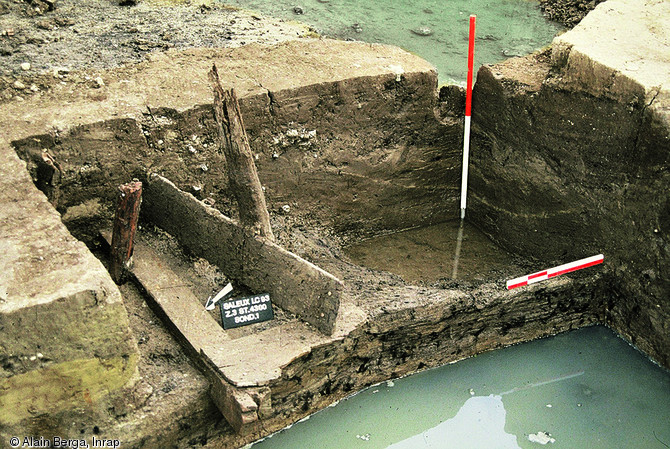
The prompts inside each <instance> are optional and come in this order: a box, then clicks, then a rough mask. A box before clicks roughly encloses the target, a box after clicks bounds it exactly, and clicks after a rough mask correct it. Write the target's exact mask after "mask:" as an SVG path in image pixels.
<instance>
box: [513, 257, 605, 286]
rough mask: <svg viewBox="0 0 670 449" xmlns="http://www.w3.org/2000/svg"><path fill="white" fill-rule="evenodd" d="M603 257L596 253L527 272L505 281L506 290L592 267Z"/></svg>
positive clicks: (600, 261)
mask: <svg viewBox="0 0 670 449" xmlns="http://www.w3.org/2000/svg"><path fill="white" fill-rule="evenodd" d="M604 258H605V257H604V256H603V255H602V254H598V255H597V256H591V257H587V258H586V259H580V260H576V261H574V262H570V263H566V264H563V265H559V266H557V267H553V268H549V269H548V270H544V271H538V272H537V273H533V274H529V275H527V276H521V277H520V278H515V279H512V280H509V281H507V290H511V289H513V288H517V287H523V286H524V285H529V284H534V283H536V282H540V281H545V280H547V279H549V278H553V277H556V276H560V275H562V274H565V273H570V272H571V271H577V270H581V269H582V268H588V267H592V266H593V265H598V264H599V263H602V262H603V260H604Z"/></svg>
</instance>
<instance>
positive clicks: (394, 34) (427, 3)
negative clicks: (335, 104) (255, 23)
mask: <svg viewBox="0 0 670 449" xmlns="http://www.w3.org/2000/svg"><path fill="white" fill-rule="evenodd" d="M224 2H225V3H226V4H230V5H234V6H238V7H241V8H245V9H251V10H256V11H260V12H262V13H265V14H268V15H272V16H275V17H280V18H285V19H295V20H299V21H301V22H304V23H307V24H309V25H312V26H313V27H314V28H315V29H316V30H317V31H318V32H319V33H320V34H323V35H325V36H330V37H336V38H340V39H355V40H360V41H364V42H381V43H385V44H393V45H397V46H400V47H402V48H404V49H405V50H408V51H410V52H413V53H416V54H417V55H419V56H421V57H423V58H424V59H426V60H427V61H429V62H431V63H432V64H433V65H434V66H435V67H436V68H437V70H438V73H439V76H440V81H441V82H442V83H453V82H456V83H464V80H465V78H466V75H467V50H468V17H469V16H470V14H476V15H477V39H476V48H475V67H478V66H479V65H482V64H487V63H495V62H500V61H502V60H504V59H506V58H508V57H510V56H518V55H524V54H527V53H530V52H532V51H534V50H536V49H539V48H541V47H544V46H546V45H548V44H549V43H550V42H551V40H552V39H553V37H554V36H555V35H556V34H557V33H558V32H559V31H560V30H562V27H561V25H559V24H557V23H554V22H550V21H548V20H546V19H545V18H544V17H543V16H542V13H541V11H540V8H539V4H538V3H537V2H535V1H530V0H415V1H408V0H384V1H370V0H273V1H268V0H225V1H224ZM296 8H298V9H297V10H298V11H302V14H296V13H295V12H294V11H295V10H296ZM426 34H428V35H426Z"/></svg>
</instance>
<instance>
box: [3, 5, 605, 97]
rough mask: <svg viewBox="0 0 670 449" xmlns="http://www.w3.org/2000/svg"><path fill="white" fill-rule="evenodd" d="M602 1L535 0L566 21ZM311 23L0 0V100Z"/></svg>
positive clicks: (195, 9)
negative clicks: (154, 57)
mask: <svg viewBox="0 0 670 449" xmlns="http://www.w3.org/2000/svg"><path fill="white" fill-rule="evenodd" d="M601 1H603V0H592V1H590V2H587V1H582V0H541V4H542V8H543V11H544V12H545V14H546V15H547V17H549V18H550V19H552V20H555V21H558V22H561V23H564V24H566V25H568V26H570V27H572V26H574V25H576V24H577V23H579V21H580V20H581V19H582V18H583V17H584V16H585V15H586V14H587V13H588V11H590V10H591V9H593V8H594V7H595V6H596V5H597V4H598V3H600V2H601ZM315 36H316V33H315V32H314V30H312V29H311V28H309V27H307V26H305V25H302V24H300V23H298V22H288V21H285V20H281V19H274V18H271V17H267V16H263V15H261V14H258V13H256V12H252V11H243V10H239V9H236V8H234V7H229V6H225V5H224V4H222V3H218V2H214V1H212V0H186V1H183V2H182V1H170V0H168V1H160V0H155V1H153V0H146V1H140V2H138V1H137V0H125V1H124V0H120V1H119V0H82V1H75V0H0V103H3V102H6V101H11V100H15V101H21V100H23V99H24V98H25V97H27V96H31V95H39V94H40V92H43V91H45V90H50V89H51V88H52V86H53V85H54V84H58V83H68V84H77V85H85V86H89V87H93V88H96V87H101V85H102V84H103V83H104V81H102V80H101V79H100V78H99V73H98V71H99V70H100V69H104V68H113V67H119V66H123V65H128V64H133V63H137V62H140V61H142V60H144V59H145V58H146V57H148V56H149V55H150V54H151V53H156V52H162V51H165V50H167V49H170V48H177V49H184V48H191V47H236V46H240V45H245V44H248V43H252V42H261V43H268V44H271V43H276V42H280V41H284V40H287V39H296V38H305V37H315Z"/></svg>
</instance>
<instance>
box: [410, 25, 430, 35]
mask: <svg viewBox="0 0 670 449" xmlns="http://www.w3.org/2000/svg"><path fill="white" fill-rule="evenodd" d="M410 31H412V33H414V34H416V35H417V36H431V35H432V34H433V30H431V29H430V28H428V27H421V28H414V29H412V30H410Z"/></svg>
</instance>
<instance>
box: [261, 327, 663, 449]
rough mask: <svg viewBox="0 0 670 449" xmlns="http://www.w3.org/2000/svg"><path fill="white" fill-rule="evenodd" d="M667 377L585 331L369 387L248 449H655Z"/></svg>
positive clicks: (602, 333) (621, 346)
mask: <svg viewBox="0 0 670 449" xmlns="http://www.w3.org/2000/svg"><path fill="white" fill-rule="evenodd" d="M668 422H670V373H669V372H668V371H666V370H664V369H662V368H660V367H658V366H657V365H655V364H653V363H652V362H650V361H649V360H648V359H647V358H646V357H645V356H644V355H642V354H641V353H639V352H638V351H636V350H635V349H634V348H632V347H631V346H629V345H628V344H627V343H626V342H624V341H623V340H621V339H620V338H618V337H617V336H616V335H615V334H613V333H612V332H611V331H610V330H609V329H607V328H604V327H601V326H594V327H589V328H585V329H581V330H577V331H572V332H569V333H565V334H561V335H558V336H556V337H552V338H547V339H543V340H538V341H535V342H532V343H525V344H521V345H517V346H512V347H509V348H505V349H502V350H498V351H494V352H489V353H485V354H481V355H479V356H476V357H473V358H470V359H466V360H463V361H460V362H457V363H455V364H451V365H446V366H443V367H440V368H436V369H432V370H428V371H424V372H422V373H419V374H415V375H413V376H410V377H406V378H403V379H395V380H392V381H388V382H382V383H381V384H378V385H375V386H372V387H370V388H368V389H366V390H364V391H362V392H360V393H358V394H356V395H355V396H352V397H350V398H348V399H345V400H343V401H341V402H340V403H339V404H338V405H336V406H334V407H330V408H328V409H325V410H323V411H321V412H318V413H316V414H314V415H312V416H311V417H310V419H308V420H305V421H302V422H299V423H297V424H295V425H294V426H293V427H291V428H290V429H287V430H285V431H282V432H280V433H277V434H275V435H274V436H272V437H271V438H267V439H265V440H263V441H261V442H259V443H257V444H255V445H253V446H252V447H253V449H284V448H286V449H288V448H290V449H298V448H312V447H318V448H323V449H343V448H352V449H353V448H358V447H360V448H366V449H384V448H388V449H410V448H411V449H423V448H432V449H438V448H447V447H458V448H468V449H474V448H481V449H485V448H486V449H490V448H492V447H496V448H505V449H507V448H509V449H532V448H537V447H540V446H539V445H538V443H540V444H548V443H552V444H551V445H550V447H552V448H557V449H560V448H586V447H588V448H592V449H611V448H613V447H648V448H655V447H658V448H662V447H664V443H665V444H668V443H670V427H668V425H667V423H668Z"/></svg>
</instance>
